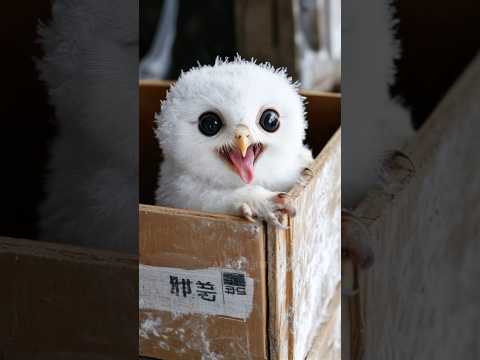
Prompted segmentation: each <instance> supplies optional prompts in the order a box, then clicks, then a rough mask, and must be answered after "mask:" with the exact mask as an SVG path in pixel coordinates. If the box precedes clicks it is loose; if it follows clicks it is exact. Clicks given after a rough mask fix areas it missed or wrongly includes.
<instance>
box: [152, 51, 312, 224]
mask: <svg viewBox="0 0 480 360" xmlns="http://www.w3.org/2000/svg"><path fill="white" fill-rule="evenodd" d="M304 112H305V110H304V104H303V98H302V97H301V96H300V95H299V94H298V85H297V84H292V81H291V78H290V77H288V76H287V75H286V72H285V71H284V70H283V69H274V68H273V67H272V66H271V65H269V64H260V65H257V64H256V63H255V62H253V61H252V62H249V61H245V60H242V59H241V58H239V57H237V58H236V59H235V60H233V61H231V62H229V61H222V60H219V59H217V61H216V62H215V64H214V65H213V66H200V67H198V68H194V69H191V70H190V71H188V72H185V73H182V75H181V76H180V78H179V79H178V81H177V82H176V84H175V85H174V86H172V87H171V89H170V91H169V93H168V95H167V98H166V100H165V101H164V102H163V103H162V107H161V112H160V114H157V116H156V121H157V132H156V134H157V137H158V140H159V143H160V147H161V149H162V152H163V162H162V164H161V168H160V174H159V181H158V190H157V193H156V201H157V204H159V205H163V206H170V207H177V208H185V209H195V210H202V211H208V212H217V213H227V214H234V215H241V216H243V217H245V218H247V219H248V220H250V221H255V220H254V219H255V218H258V219H264V220H267V221H268V222H270V223H273V224H275V225H277V226H282V225H281V223H280V222H279V220H278V215H279V214H280V213H289V214H291V215H293V213H294V209H293V208H292V207H291V206H290V204H289V201H288V197H287V196H286V194H285V192H286V191H288V190H289V189H290V188H291V187H292V186H293V185H294V183H295V182H296V181H297V179H298V178H299V177H300V175H301V173H302V171H303V170H304V169H305V168H306V167H308V166H309V165H310V163H311V162H312V160H313V158H312V153H311V151H310V150H309V149H308V148H307V147H306V146H305V145H304V143H303V140H304V138H305V129H306V127H307V122H306V120H305V116H304Z"/></svg>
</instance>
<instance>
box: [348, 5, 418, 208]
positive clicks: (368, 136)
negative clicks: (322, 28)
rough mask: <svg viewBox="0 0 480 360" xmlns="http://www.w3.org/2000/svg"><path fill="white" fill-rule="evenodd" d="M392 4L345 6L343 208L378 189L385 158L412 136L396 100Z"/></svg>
mask: <svg viewBox="0 0 480 360" xmlns="http://www.w3.org/2000/svg"><path fill="white" fill-rule="evenodd" d="M391 1H392V0H371V1H357V0H344V1H343V14H342V21H343V31H342V46H343V69H342V129H343V131H342V143H343V144H345V147H344V148H345V149H344V150H345V151H342V205H343V206H344V207H350V208H352V207H355V205H357V204H358V202H359V201H360V200H362V198H364V197H365V195H366V194H367V192H368V191H369V190H371V189H372V188H373V187H374V186H375V185H377V184H378V183H379V180H380V178H379V175H380V166H381V163H382V160H383V159H384V158H385V157H386V155H387V153H388V152H389V151H392V150H398V149H401V148H402V147H403V145H404V144H405V143H406V142H407V141H408V139H410V138H411V137H412V136H413V135H414V130H413V126H412V123H411V120H410V114H409V113H408V111H407V110H406V109H405V108H403V107H402V106H401V105H399V104H398V103H397V102H396V101H395V99H392V98H391V96H390V92H389V86H390V84H391V83H392V82H393V81H394V60H395V58H397V57H398V56H399V53H400V49H399V46H398V42H397V41H395V40H394V35H393V32H392V28H393V24H394V22H395V20H394V18H393V14H392V12H393V9H392V7H391Z"/></svg>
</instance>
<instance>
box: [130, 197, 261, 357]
mask: <svg viewBox="0 0 480 360" xmlns="http://www.w3.org/2000/svg"><path fill="white" fill-rule="evenodd" d="M265 246H266V245H265V233H264V229H263V226H262V224H252V223H249V222H247V221H244V220H242V219H240V218H237V217H234V216H227V215H216V214H206V213H203V212H196V211H189V210H180V209H170V208H163V207H158V206H146V205H141V206H140V262H141V264H143V265H149V266H154V267H164V268H165V267H171V268H177V269H186V270H201V269H209V268H210V269H211V268H215V269H224V268H228V269H235V270H239V271H243V272H245V273H246V274H247V276H248V277H250V278H252V279H253V280H254V292H253V307H252V311H251V313H250V315H249V316H248V318H246V319H245V320H242V319H238V318H234V317H227V316H219V315H209V314H205V313H203V314H202V313H196V312H192V313H189V314H184V313H177V314H175V313H172V312H169V311H162V310H158V309H149V308H142V309H141V311H140V322H141V337H140V352H141V354H142V355H144V356H151V357H156V358H162V359H169V360H170V359H182V360H183V359H185V360H190V359H200V358H203V357H204V358H212V357H214V356H218V357H220V356H224V357H225V358H228V359H239V360H240V359H265V358H266V357H267V353H268V349H267V331H266V330H267V308H266V304H267V299H266V261H265V254H266V249H265ZM141 276H142V272H141ZM152 324H153V325H152ZM180 329H181V330H180Z"/></svg>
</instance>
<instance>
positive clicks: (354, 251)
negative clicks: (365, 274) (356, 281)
mask: <svg viewBox="0 0 480 360" xmlns="http://www.w3.org/2000/svg"><path fill="white" fill-rule="evenodd" d="M369 238H370V232H369V231H368V229H367V227H366V226H365V225H364V224H363V223H362V221H361V220H360V219H358V218H357V217H356V216H355V215H354V214H353V213H351V212H350V211H347V210H342V252H343V254H344V255H345V256H346V257H348V258H350V259H351V260H352V261H353V262H354V263H356V264H358V265H359V266H360V267H362V268H364V269H366V268H369V267H370V266H371V265H372V264H373V262H374V254H373V250H372V248H371V247H370V245H369V244H368V240H369Z"/></svg>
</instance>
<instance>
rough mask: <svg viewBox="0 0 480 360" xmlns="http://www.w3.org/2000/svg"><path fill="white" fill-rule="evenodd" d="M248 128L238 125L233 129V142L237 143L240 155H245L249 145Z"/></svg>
mask: <svg viewBox="0 0 480 360" xmlns="http://www.w3.org/2000/svg"><path fill="white" fill-rule="evenodd" d="M249 137H250V130H249V129H248V128H247V127H246V126H239V127H238V128H237V129H236V130H235V144H236V145H237V147H238V149H239V150H240V153H241V154H242V157H243V158H244V157H245V156H246V155H247V150H248V147H249V146H250V144H251V143H250V139H249Z"/></svg>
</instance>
